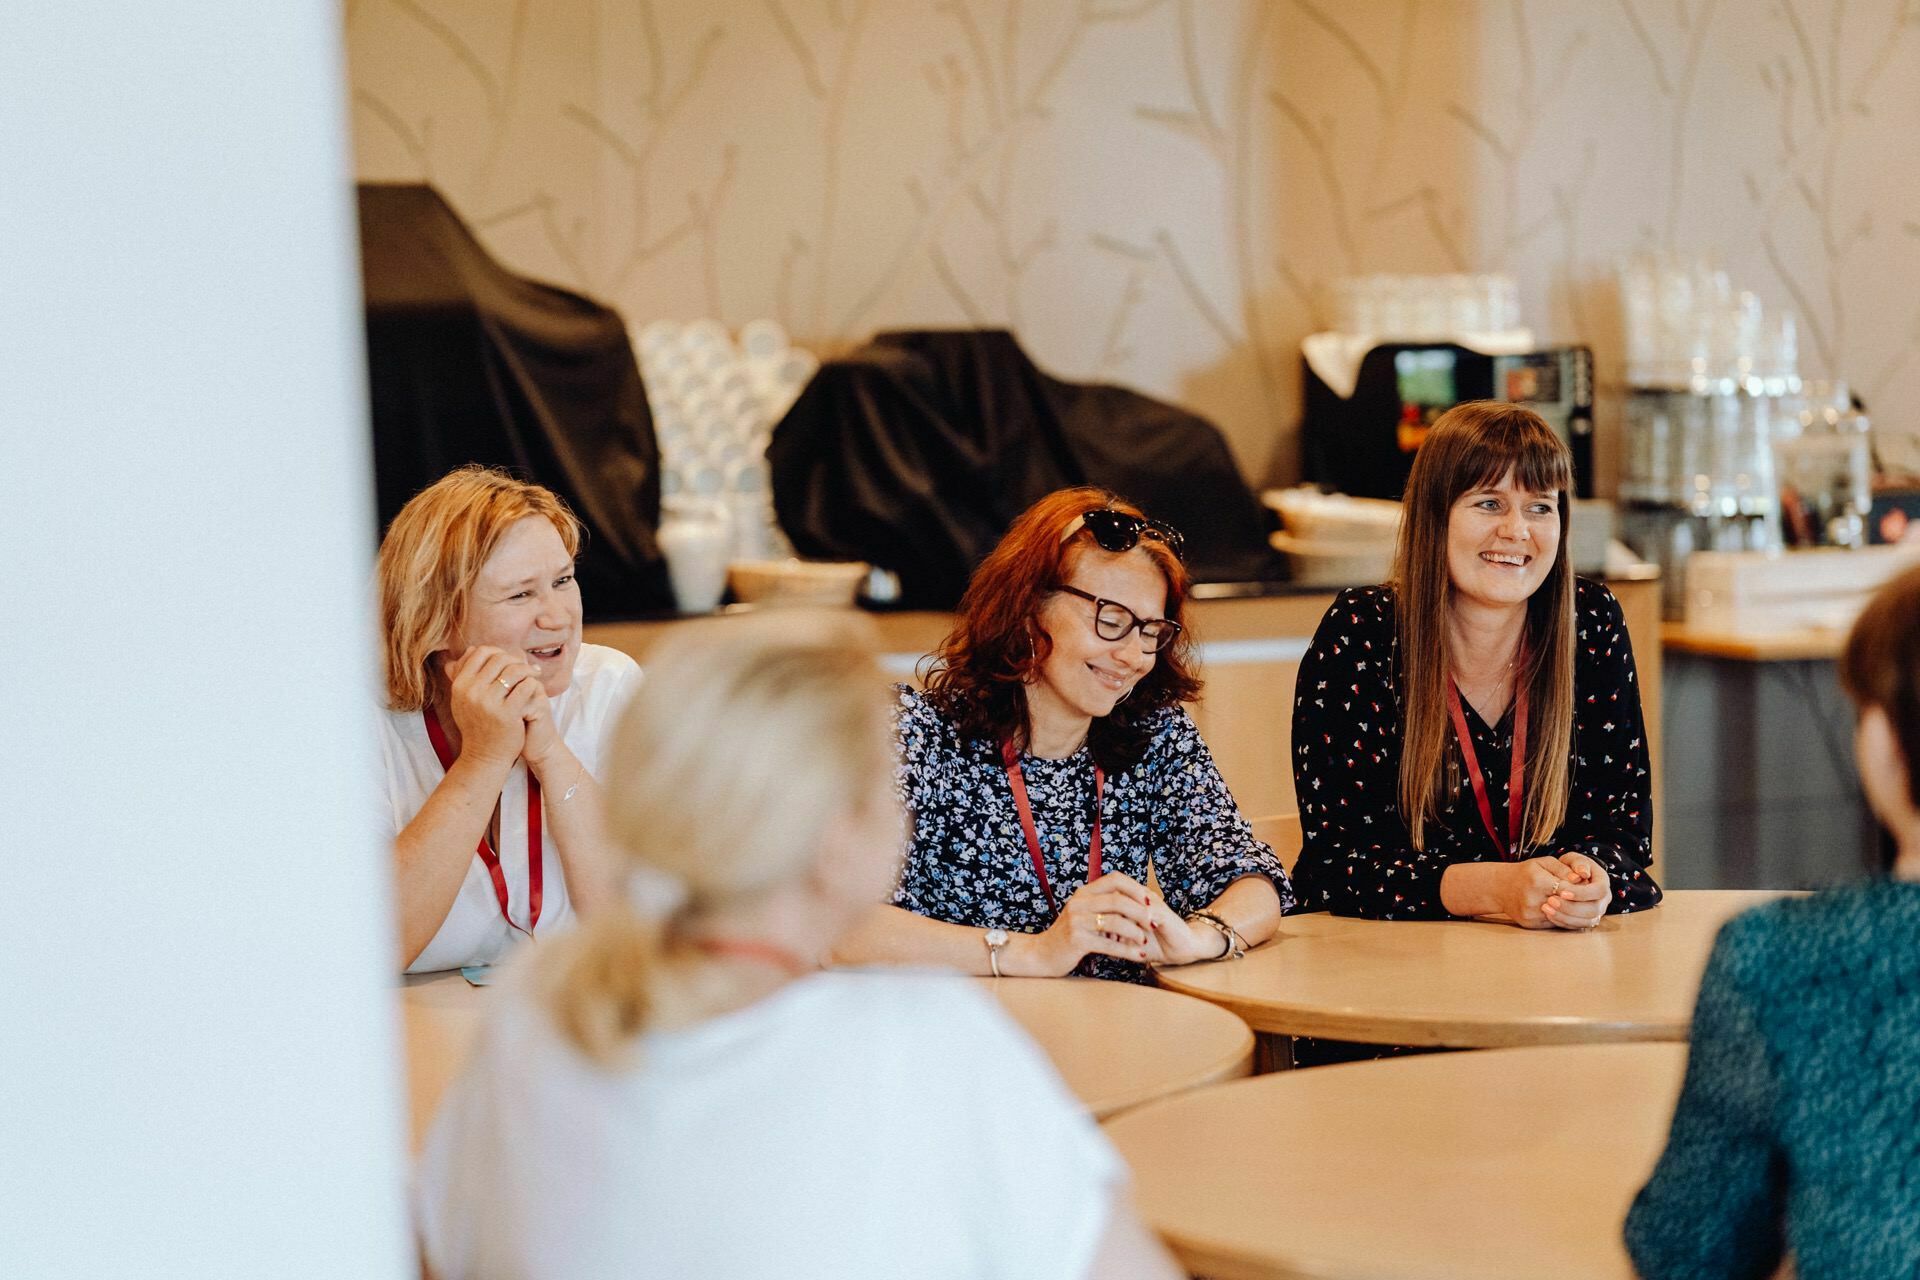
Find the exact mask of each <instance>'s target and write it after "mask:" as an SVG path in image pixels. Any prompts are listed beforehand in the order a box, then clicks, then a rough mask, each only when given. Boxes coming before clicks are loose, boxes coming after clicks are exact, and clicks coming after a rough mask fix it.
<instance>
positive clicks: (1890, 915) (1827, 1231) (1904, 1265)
mask: <svg viewBox="0 0 1920 1280" xmlns="http://www.w3.org/2000/svg"><path fill="white" fill-rule="evenodd" d="M1626 1238H1627V1248H1628V1250H1629V1251H1630V1252H1631V1253H1632V1254H1633V1260H1634V1262H1635V1264H1636V1265H1637V1266H1638V1267H1639V1268H1640V1271H1641V1274H1642V1275H1644V1276H1647V1277H1651V1278H1653V1280H1658V1278H1660V1277H1666V1276H1685V1277H1689V1278H1694V1277H1704V1276H1766V1275H1770V1274H1772V1272H1773V1270H1774V1269H1775V1267H1777V1266H1778V1264H1779V1262H1780V1259H1781V1257H1782V1255H1783V1253H1790V1254H1791V1255H1792V1256H1793V1260H1794V1266H1795V1268H1796V1271H1797V1274H1798V1275H1799V1277H1800V1278H1801V1280H1828V1278H1833V1280H1839V1278H1840V1277H1845V1278H1846V1280H1871V1278H1872V1277H1879V1276H1902V1277H1912V1276H1920V883H1911V882H1905V881H1876V882H1873V883H1870V884H1862V885H1856V886H1851V887H1848V888H1845V889H1836V890H1832V891H1829V892H1825V893H1820V894H1816V895H1814V896H1813V897H1810V898H1797V899H1786V900H1782V901H1779V902H1774V903H1770V904H1768V905H1766V906H1764V907H1760V908H1758V909H1756V910H1754V911H1750V912H1748V913H1746V914H1745V915H1742V916H1740V917H1739V918H1738V919H1735V920H1733V921H1731V922H1729V923H1728V924H1727V926H1726V927H1725V928H1724V929H1722V930H1721V932H1720V937H1719V939H1718V941H1717V942H1716V943H1715V944H1714V949H1713V956H1712V958H1711V959H1710V960H1709V961H1708V963H1707V971H1706V976H1705V978H1704V979H1703V980H1702V982H1701V987H1700V998H1699V1002H1698V1004H1697V1005H1696V1006H1695V1008H1694V1014H1693V1042H1692V1048H1691V1051H1690V1055H1689V1058H1688V1061H1687V1073H1686V1082H1685V1084H1684V1085H1683V1086H1682V1089H1681V1093H1680V1103H1679V1107H1678V1109H1677V1110H1676V1112H1675V1113H1674V1117H1673V1131H1672V1134H1671V1135H1670V1136H1669V1138H1668V1142H1667V1149H1666V1152H1665V1153H1664V1154H1663V1155H1662V1156H1661V1157H1660V1162H1659V1164H1658V1165H1657V1166H1656V1167H1655V1168H1654V1171H1653V1177H1652V1178H1651V1179H1650V1180H1649V1181H1648V1183H1647V1185H1646V1186H1645V1187H1644V1188H1643V1189H1642V1190H1641V1192H1640V1194H1639V1196H1638V1197H1637V1198H1636V1199H1635V1201H1634V1204H1633V1209H1632V1211H1631V1212H1630V1213H1629V1214H1628V1215H1627V1224H1626Z"/></svg>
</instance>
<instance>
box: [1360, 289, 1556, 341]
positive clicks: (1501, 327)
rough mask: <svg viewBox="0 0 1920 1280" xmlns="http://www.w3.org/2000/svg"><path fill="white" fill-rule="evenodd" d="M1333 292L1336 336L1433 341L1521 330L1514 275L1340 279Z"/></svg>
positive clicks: (1518, 297) (1517, 292) (1518, 296)
mask: <svg viewBox="0 0 1920 1280" xmlns="http://www.w3.org/2000/svg"><path fill="white" fill-rule="evenodd" d="M1332 292H1333V320H1334V328H1335V330H1336V331H1338V332H1340V333H1348V334H1365V335H1368V336H1371V337H1376V338H1381V339H1399V340H1401V341H1409V340H1411V341H1422V342H1431V341H1438V340H1442V339H1447V338H1453V337H1457V336H1459V335H1462V334H1494V333H1506V332H1509V331H1511V330H1514V329H1517V328H1519V327H1520V288H1519V286H1518V285H1516V284H1515V283H1514V280H1513V277H1512V276H1502V275H1479V276H1469V275H1447V276H1396V275H1372V276H1344V277H1342V278H1341V279H1338V280H1336V281H1334V282H1333V289H1332Z"/></svg>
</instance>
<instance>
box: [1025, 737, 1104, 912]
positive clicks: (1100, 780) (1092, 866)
mask: <svg viewBox="0 0 1920 1280" xmlns="http://www.w3.org/2000/svg"><path fill="white" fill-rule="evenodd" d="M1000 758H1001V759H1002V760H1003V761H1005V762H1006V766H1007V781H1008V782H1010V783H1012V784H1013V807H1014V808H1016V809H1018V810H1019V811H1020V830H1021V832H1022V833H1023V834H1024V835H1025V836H1026V837H1027V856H1028V857H1029V858H1032V859H1033V874H1034V875H1036V876H1038V877H1040V892H1042V893H1044V894H1046V895H1047V905H1048V906H1049V907H1052V908H1053V909H1054V910H1055V911H1058V910H1059V909H1060V906H1059V904H1058V903H1056V902H1055V901H1054V900H1053V885H1052V884H1051V883H1049V882H1048V880H1047V860H1046V859H1045V858H1044V857H1042V856H1041V854H1040V833H1039V831H1038V830H1036V829H1035V828H1034V825H1033V805H1032V804H1031V803H1029V802H1028V800H1027V780H1026V778H1025V777H1023V776H1022V775H1021V773H1020V752H1019V750H1018V749H1017V748H1015V747H1014V745H1013V743H1011V742H1006V743H1002V744H1001V746H1000ZM1106 785H1107V774H1106V771H1105V770H1104V769H1102V768H1101V767H1100V766H1099V765H1098V764H1097V763H1096V764H1095V765H1094V766H1093V843H1092V845H1091V846H1089V847H1088V849H1087V883H1088V884H1092V883H1093V882H1094V881H1095V880H1098V879H1099V878H1100V796H1101V793H1102V792H1104V791H1105V790H1106Z"/></svg>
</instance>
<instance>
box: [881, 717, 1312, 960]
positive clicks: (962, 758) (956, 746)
mask: <svg viewBox="0 0 1920 1280" xmlns="http://www.w3.org/2000/svg"><path fill="white" fill-rule="evenodd" d="M898 692H899V701H898V703H897V705H896V707H895V721H894V723H895V728H896V731H897V734H898V738H899V748H900V759H899V773H898V781H899V786H900V794H901V798H902V799H903V800H904V801H905V803H906V805H907V809H908V811H909V812H910V813H911V814H912V815H913V841H912V845H911V847H910V848H909V849H908V851H907V858H906V864H905V866H904V867H903V868H902V869H901V873H900V885H899V888H898V889H897V890H896V891H895V892H894V895H893V904H894V905H895V906H897V907H905V908H906V909H907V910H908V911H912V912H915V913H916V914H919V915H923V916H929V917H931V918H933V919H935V920H945V921H947V922H949V923H951V924H964V925H971V926H974V927H976V928H980V929H989V928H993V927H995V926H998V927H1000V928H1002V929H1006V930H1008V931H1009V932H1014V933H1041V932H1044V931H1045V930H1046V929H1047V928H1048V926H1050V925H1051V924H1052V923H1053V922H1054V919H1055V917H1056V916H1057V915H1058V914H1059V913H1058V911H1057V910H1056V909H1055V908H1053V907H1050V906H1048V905H1047V896H1046V894H1045V893H1044V892H1042V890H1041V888H1040V880H1039V877H1037V876H1036V875H1035V874H1034V870H1033V861H1032V859H1031V857H1030V856H1029V855H1028V853H1027V842H1026V837H1025V835H1023V834H1022V832H1021V829H1020V814H1019V810H1017V809H1016V808H1015V807H1014V802H1013V788H1012V786H1011V785H1010V784H1009V782H1008V780H1007V771H1006V766H1005V764H1004V763H1002V761H1001V758H1000V749H999V747H998V745H997V744H995V743H993V742H991V741H988V740H987V739H984V738H971V739H969V738H962V737H961V736H960V733H959V731H958V730H957V729H956V728H955V727H954V724H953V722H952V721H951V720H949V719H948V718H947V717H946V716H945V715H943V714H942V713H941V712H940V711H939V710H937V709H936V708H935V707H934V705H933V704H932V702H931V701H930V700H929V699H928V698H927V697H926V696H925V695H924V694H922V693H920V692H918V691H917V690H914V689H910V688H908V687H907V686H906V685H900V686H898ZM1149 731H1150V737H1149V741H1148V744H1147V749H1146V752H1145V753H1144V754H1143V755H1142V756H1141V758H1140V759H1139V760H1138V761H1136V762H1135V763H1134V764H1133V765H1131V766H1130V767H1129V768H1127V769H1126V770H1125V771H1124V772H1122V773H1120V774H1119V775H1117V776H1115V775H1109V776H1108V778H1107V782H1106V788H1105V796H1104V798H1103V799H1102V801H1101V807H1100V862H1101V870H1102V872H1103V873H1104V872H1107V871H1123V872H1125V873H1126V874H1127V875H1130V876H1132V877H1133V878H1134V879H1135V880H1138V881H1139V882H1140V883H1142V884H1145V883H1146V882H1147V866H1148V864H1149V863H1151V864H1152V865H1153V867H1154V868H1155V870H1156V872H1157V874H1158V876H1159V880H1160V891H1161V893H1162V894H1163V895H1164V896H1165V898H1166V900H1167V905H1168V906H1169V907H1171V908H1173V910H1175V911H1177V912H1179V913H1180V914H1182V915H1185V914H1187V913H1188V912H1192V911H1199V910H1202V909H1204V908H1205V907H1206V906H1207V904H1208V903H1210V902H1212V901H1213V900H1214V899H1215V898H1218V897H1219V896H1220V895H1221V894H1222V893H1224V892H1226V889H1227V887H1228V886H1229V885H1231V884H1232V883H1233V882H1234V881H1236V880H1238V879H1240V878H1241V877H1243V876H1264V877H1266V878H1267V879H1268V880H1271V881H1272V882H1273V886H1274V888H1275V889H1276V890H1278V891H1279V894H1280V905H1281V908H1282V909H1283V910H1285V909H1291V908H1292V906H1293V905H1294V898H1293V887H1292V885H1291V884H1290V883H1289V882H1288V880H1287V873H1286V871H1285V870H1284V869H1282V867H1281V866H1280V860H1279V859H1278V858H1277V857H1275V856H1274V852H1273V850H1272V849H1270V848H1268V847H1267V846H1266V845H1265V844H1262V843H1261V842H1260V841H1258V840H1256V839H1254V838H1253V828H1252V827H1251V826H1250V825H1249V824H1248V822H1247V820H1246V819H1245V818H1243V817H1241V816H1240V810H1239V809H1238V807H1236V806H1235V805H1234V803H1233V796H1232V795H1231V794H1230V793H1229V792H1228V790H1227V784H1226V783H1225V782H1223V781H1222V780H1221V778H1220V771H1219V770H1218V769H1216V768H1215V767H1214V764H1213V757H1212V756H1211V755H1210V754H1208V752H1207V745H1206V743H1204V742H1202V741H1201V740H1200V731H1199V730H1198V729H1196V728H1195V727H1194V724H1193V720H1192V719H1191V718H1190V717H1189V716H1188V715H1187V713H1186V711H1185V710H1184V709H1181V708H1178V707H1174V708H1168V709H1166V710H1164V711H1160V712H1157V713H1155V715H1154V716H1153V717H1152V719H1151V721H1150V722H1149ZM1020 772H1021V776H1022V777H1023V778H1024V779H1025V781H1026V785H1027V797H1028V801H1029V803H1030V804H1031V805H1032V807H1033V822H1034V828H1035V830H1036V832H1037V833H1038V835H1039V838H1040V848H1041V854H1042V856H1043V857H1044V859H1045V860H1046V865H1047V880H1048V882H1049V883H1050V884H1051V885H1052V887H1053V893H1054V901H1055V902H1056V903H1062V904H1064V903H1065V902H1066V900H1067V899H1068V898H1070V897H1072V896H1073V894H1074V892H1075V891H1076V890H1078V889H1080V888H1081V887H1082V886H1083V885H1085V884H1086V883H1087V852H1088V847H1089V845H1090V844H1091V842H1092V839H1093V821H1092V819H1093V753H1092V752H1091V751H1090V750H1088V749H1087V748H1086V747H1084V746H1083V747H1081V748H1080V750H1078V751H1076V752H1074V753H1073V754H1072V755H1070V756H1068V757H1066V758H1065V759H1064V760H1045V759H1041V758H1040V757H1037V756H1031V755H1025V754H1023V755H1021V757H1020ZM981 945H982V946H983V947H984V945H985V943H984V942H983V943H982V944H981ZM1075 972H1076V973H1080V974H1084V975H1089V976H1092V977H1098V978H1118V979H1123V980H1127V981H1133V982H1149V981H1151V980H1152V978H1151V975H1150V974H1149V973H1148V972H1147V970H1146V968H1145V966H1142V965H1139V964H1134V963H1132V962H1130V961H1126V960H1119V959H1116V958H1114V957H1111V956H1089V957H1087V959H1086V960H1084V961H1082V962H1081V965H1080V967H1079V968H1078V969H1077V970H1075Z"/></svg>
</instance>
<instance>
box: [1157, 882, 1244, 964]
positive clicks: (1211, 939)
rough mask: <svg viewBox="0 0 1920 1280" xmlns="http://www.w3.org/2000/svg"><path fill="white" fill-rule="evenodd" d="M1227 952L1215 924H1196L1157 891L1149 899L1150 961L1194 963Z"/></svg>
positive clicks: (1158, 962)
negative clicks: (1189, 920) (1189, 921)
mask: <svg viewBox="0 0 1920 1280" xmlns="http://www.w3.org/2000/svg"><path fill="white" fill-rule="evenodd" d="M1224 954H1226V939H1225V938H1224V937H1222V936H1221V933H1220V931H1219V930H1218V929H1215V928H1214V927H1213V926H1212V925H1207V924H1200V925H1193V924H1189V923H1187V920H1186V918H1185V917H1184V916H1182V915H1180V914H1179V913H1178V912H1176V911H1175V910H1174V909H1173V908H1172V907H1169V906H1168V905H1167V903H1166V899H1164V898H1162V897H1161V896H1160V895H1159V894H1157V893H1150V897H1149V899H1148V902H1147V963H1148V964H1172V965H1179V964H1192V963H1194V962H1195V961H1196V960H1218V959H1219V958H1220V957H1221V956H1223V955H1224Z"/></svg>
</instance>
